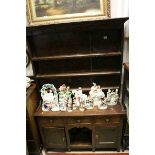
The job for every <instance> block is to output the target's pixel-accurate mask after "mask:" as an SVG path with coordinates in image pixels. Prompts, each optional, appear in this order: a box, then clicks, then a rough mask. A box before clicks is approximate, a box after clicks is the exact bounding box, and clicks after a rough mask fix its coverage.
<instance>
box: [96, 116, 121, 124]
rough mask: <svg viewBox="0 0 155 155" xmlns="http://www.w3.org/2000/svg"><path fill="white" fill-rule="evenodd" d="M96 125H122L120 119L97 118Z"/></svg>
mask: <svg viewBox="0 0 155 155" xmlns="http://www.w3.org/2000/svg"><path fill="white" fill-rule="evenodd" d="M95 123H96V124H108V123H109V124H111V123H121V118H120V117H110V116H109V117H96V119H95Z"/></svg>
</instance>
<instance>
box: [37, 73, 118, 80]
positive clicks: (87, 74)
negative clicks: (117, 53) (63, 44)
mask: <svg viewBox="0 0 155 155" xmlns="http://www.w3.org/2000/svg"><path fill="white" fill-rule="evenodd" d="M113 74H120V71H105V72H84V73H62V74H37V75H36V78H51V77H73V76H94V75H95V76H99V75H113Z"/></svg>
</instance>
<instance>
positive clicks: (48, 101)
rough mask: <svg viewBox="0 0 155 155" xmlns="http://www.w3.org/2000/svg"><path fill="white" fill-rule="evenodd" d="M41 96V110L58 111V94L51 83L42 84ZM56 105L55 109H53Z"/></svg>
mask: <svg viewBox="0 0 155 155" xmlns="http://www.w3.org/2000/svg"><path fill="white" fill-rule="evenodd" d="M41 97H42V100H43V103H42V110H43V111H49V110H54V111H59V104H58V95H57V91H56V88H55V87H54V85H53V84H44V85H43V86H42V88H41ZM54 107H56V108H55V109H53V108H54Z"/></svg>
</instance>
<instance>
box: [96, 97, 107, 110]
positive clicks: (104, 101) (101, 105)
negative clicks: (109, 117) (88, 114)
mask: <svg viewBox="0 0 155 155" xmlns="http://www.w3.org/2000/svg"><path fill="white" fill-rule="evenodd" d="M98 108H99V109H107V108H108V106H107V103H106V99H105V100H102V101H101V103H100V104H99V105H98Z"/></svg>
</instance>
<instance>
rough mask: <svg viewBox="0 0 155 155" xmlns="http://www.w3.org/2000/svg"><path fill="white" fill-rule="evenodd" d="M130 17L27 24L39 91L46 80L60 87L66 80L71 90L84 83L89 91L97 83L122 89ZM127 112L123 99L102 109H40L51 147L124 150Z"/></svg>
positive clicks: (38, 113)
mask: <svg viewBox="0 0 155 155" xmlns="http://www.w3.org/2000/svg"><path fill="white" fill-rule="evenodd" d="M127 20H128V18H114V19H105V20H94V21H81V22H71V23H59V24H51V25H40V26H30V27H27V50H28V52H29V54H30V57H31V60H32V66H33V71H34V77H35V80H36V83H37V87H38V89H39V90H40V89H41V87H42V85H43V84H46V83H53V84H54V85H55V87H56V88H59V87H60V86H61V85H62V84H66V85H67V86H70V88H71V89H77V88H78V87H82V90H83V92H84V93H86V94H88V92H89V91H90V88H91V86H92V83H93V82H94V83H96V84H97V85H100V86H101V88H102V90H103V91H104V92H105V93H106V92H107V90H108V89H116V88H118V89H119V92H121V91H120V88H121V76H122V58H123V42H124V23H125V21H127ZM124 115H125V112H123V111H122V107H121V103H118V105H117V106H115V107H113V108H111V107H108V109H107V110H101V111H100V110H97V109H93V110H86V111H85V112H80V111H74V112H71V113H67V112H42V111H41V109H40V107H39V108H38V110H37V111H36V113H35V116H36V119H37V122H38V126H39V129H40V133H41V136H42V140H43V146H44V147H45V148H46V149H50V148H58V147H59V148H64V147H65V148H66V149H68V150H70V149H73V148H77V149H79V148H91V149H92V150H93V151H94V150H95V149H96V148H106V147H108V148H117V149H118V150H119V148H120V140H121V133H122V124H123V121H122V120H123V117H124ZM54 133H55V134H54ZM56 135H57V136H56ZM76 135H78V136H76ZM97 135H98V138H97V139H96V136H97ZM74 136H76V138H73V137H74ZM55 137H56V138H55ZM63 141H64V142H63ZM106 142H107V143H106ZM108 142H109V143H108Z"/></svg>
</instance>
